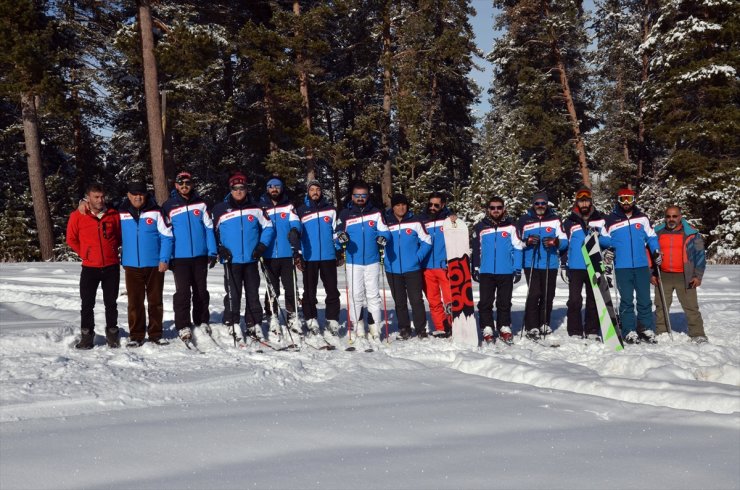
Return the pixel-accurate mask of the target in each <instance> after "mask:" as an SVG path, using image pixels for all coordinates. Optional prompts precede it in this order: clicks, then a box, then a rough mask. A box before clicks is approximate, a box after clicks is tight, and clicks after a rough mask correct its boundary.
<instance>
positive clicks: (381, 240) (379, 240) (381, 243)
mask: <svg viewBox="0 0 740 490" xmlns="http://www.w3.org/2000/svg"><path fill="white" fill-rule="evenodd" d="M387 242H388V240H386V239H385V237H384V236H379V237H377V238H376V239H375V243H377V244H378V246H379V247H383V248H385V244H386V243H387Z"/></svg>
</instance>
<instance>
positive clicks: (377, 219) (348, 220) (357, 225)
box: [336, 182, 389, 339]
mask: <svg viewBox="0 0 740 490" xmlns="http://www.w3.org/2000/svg"><path fill="white" fill-rule="evenodd" d="M351 198H352V200H351V201H350V203H349V205H348V207H347V208H345V209H343V210H342V211H341V212H340V213H339V218H338V219H337V227H336V231H337V242H338V244H339V246H341V247H343V248H344V253H345V259H346V261H347V262H346V263H347V276H348V278H347V279H348V281H349V291H350V293H349V305H347V315H348V317H349V322H350V325H352V326H354V328H355V333H356V334H357V337H364V336H365V323H364V321H363V318H362V307H363V306H364V307H366V308H367V311H368V315H369V316H371V317H372V319H373V321H372V322H370V321H368V333H369V334H370V337H372V338H373V339H378V338H380V328H379V326H378V324H377V323H376V322H377V321H379V320H380V319H381V318H382V317H381V313H380V305H381V304H380V290H379V287H378V281H379V274H380V272H381V271H380V253H379V250H378V249H379V247H382V246H384V245H385V243H386V241H387V240H388V237H389V235H388V227H387V226H386V224H385V220H384V218H383V214H382V212H381V210H380V209H378V208H376V207H375V206H373V204H372V203H371V202H370V186H368V184H366V183H365V182H356V183H355V184H354V185H353V186H352V194H351Z"/></svg>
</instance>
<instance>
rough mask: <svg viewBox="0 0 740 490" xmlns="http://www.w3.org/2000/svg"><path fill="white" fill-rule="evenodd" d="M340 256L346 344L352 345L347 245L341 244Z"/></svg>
mask: <svg viewBox="0 0 740 490" xmlns="http://www.w3.org/2000/svg"><path fill="white" fill-rule="evenodd" d="M342 255H344V292H345V293H346V296H347V335H348V342H349V343H350V345H351V344H352V319H351V318H350V317H351V315H350V312H349V310H350V306H349V277H348V276H347V244H345V243H343V244H342Z"/></svg>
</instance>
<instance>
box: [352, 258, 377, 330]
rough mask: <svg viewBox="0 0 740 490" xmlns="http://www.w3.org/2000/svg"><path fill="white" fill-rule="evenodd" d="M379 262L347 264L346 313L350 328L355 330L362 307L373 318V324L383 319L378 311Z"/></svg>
mask: <svg viewBox="0 0 740 490" xmlns="http://www.w3.org/2000/svg"><path fill="white" fill-rule="evenodd" d="M379 275H380V262H377V263H375V264H369V265H356V264H347V284H348V285H349V305H348V307H347V313H348V315H349V319H350V321H351V322H352V326H353V327H354V328H355V329H357V321H358V320H361V319H362V317H361V316H360V315H362V307H363V306H364V307H366V308H367V311H368V313H370V314H371V315H372V316H373V321H374V322H375V323H380V322H381V320H382V319H383V317H382V316H381V311H380V305H381V303H380V291H379V289H378V282H379V281H380V277H379Z"/></svg>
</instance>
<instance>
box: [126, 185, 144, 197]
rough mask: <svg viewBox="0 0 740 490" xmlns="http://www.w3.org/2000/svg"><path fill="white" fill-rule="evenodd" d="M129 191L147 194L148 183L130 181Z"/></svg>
mask: <svg viewBox="0 0 740 490" xmlns="http://www.w3.org/2000/svg"><path fill="white" fill-rule="evenodd" d="M128 192H130V193H131V194H146V183H144V182H129V183H128Z"/></svg>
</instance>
